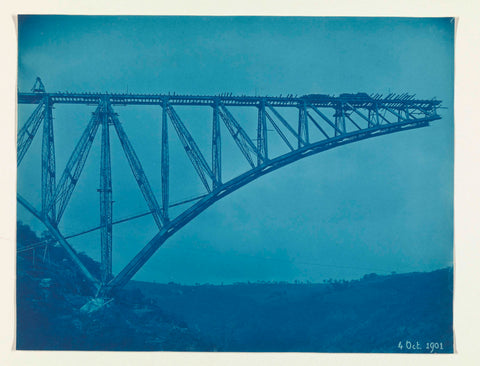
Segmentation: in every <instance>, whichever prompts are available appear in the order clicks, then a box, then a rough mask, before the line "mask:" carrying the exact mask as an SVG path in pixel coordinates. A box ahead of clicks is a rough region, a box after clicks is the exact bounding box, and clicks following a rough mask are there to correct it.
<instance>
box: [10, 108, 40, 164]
mask: <svg viewBox="0 0 480 366" xmlns="http://www.w3.org/2000/svg"><path fill="white" fill-rule="evenodd" d="M44 118H45V108H44V103H43V101H42V102H40V103H39V104H38V106H37V108H35V110H34V111H33V113H32V114H31V115H30V117H29V118H28V120H27V122H25V124H24V125H23V127H22V128H21V129H20V131H18V137H17V166H19V165H20V163H21V162H22V160H23V157H24V156H25V154H26V153H27V151H28V148H29V147H30V145H31V143H32V141H33V138H34V137H35V134H36V133H37V131H38V128H39V127H40V124H41V123H42V121H43V119H44Z"/></svg>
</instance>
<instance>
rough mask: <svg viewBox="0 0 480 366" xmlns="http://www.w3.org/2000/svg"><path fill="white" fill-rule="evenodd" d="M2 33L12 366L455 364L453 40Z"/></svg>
mask: <svg viewBox="0 0 480 366" xmlns="http://www.w3.org/2000/svg"><path fill="white" fill-rule="evenodd" d="M17 20H18V85H17V88H18V90H17V102H18V105H17V117H18V118H17V119H18V129H17V254H16V268H17V270H16V341H15V342H16V345H15V347H16V349H17V350H62V351H64V350H72V351H73V350H77V351H78V350H80V351H182V352H185V351H194V352H317V353H320V352H321V353H323V352H328V353H425V354H433V353H453V352H454V332H453V292H454V287H453V282H454V281H453V278H454V259H453V182H454V179H453V173H454V169H453V168H454V164H453V163H454V38H455V19H454V18H393V17H384V18H375V17H363V18H362V17H274V16H272V17H263V16H223V17H209V16H79V15H75V16H74V15H70V16H69V15H19V16H18V18H17Z"/></svg>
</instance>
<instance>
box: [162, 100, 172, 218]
mask: <svg viewBox="0 0 480 366" xmlns="http://www.w3.org/2000/svg"><path fill="white" fill-rule="evenodd" d="M161 170H162V210H163V217H164V218H165V220H168V205H169V202H168V195H169V181H168V179H169V171H170V169H169V155H168V119H167V100H166V99H164V100H163V104H162V168H161Z"/></svg>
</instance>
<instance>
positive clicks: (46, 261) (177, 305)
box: [17, 223, 453, 353]
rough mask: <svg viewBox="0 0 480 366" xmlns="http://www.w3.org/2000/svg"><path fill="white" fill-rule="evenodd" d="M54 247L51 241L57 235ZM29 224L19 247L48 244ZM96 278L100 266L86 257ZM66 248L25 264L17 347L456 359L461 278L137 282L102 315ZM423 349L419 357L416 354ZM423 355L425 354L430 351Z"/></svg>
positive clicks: (25, 256)
mask: <svg viewBox="0 0 480 366" xmlns="http://www.w3.org/2000/svg"><path fill="white" fill-rule="evenodd" d="M47 239H48V237H47ZM39 240H40V238H38V237H37V235H36V234H35V233H33V232H32V231H31V230H30V229H29V228H28V227H27V226H25V225H22V224H21V223H20V224H19V235H18V242H19V244H18V246H19V248H25V249H28V248H27V247H24V244H23V243H31V242H35V241H39ZM83 260H84V261H86V263H87V265H88V266H89V267H90V269H91V270H92V272H95V271H98V263H96V262H94V261H93V260H91V259H90V258H88V257H86V256H85V255H83ZM73 268H74V267H73V265H72V263H70V261H69V259H67V258H66V257H65V255H64V253H63V250H62V248H60V247H56V246H54V245H53V244H52V245H49V246H48V250H47V251H45V250H44V249H43V247H36V250H35V252H34V251H33V250H30V249H28V250H23V251H20V252H19V254H18V259H17V349H35V350H40V349H45V350H69V349H72V350H137V351H146V350H169V351H250V352H260V351H263V352H266V351H272V352H286V351H291V352H427V353H428V352H430V351H431V349H427V346H428V347H429V348H431V347H432V346H433V348H434V351H435V352H452V350H453V334H452V297H453V294H452V288H453V271H452V269H451V268H446V269H442V270H438V271H434V272H429V273H409V274H392V275H388V276H378V275H375V274H368V275H366V276H364V277H363V278H362V279H360V280H356V281H330V282H328V283H323V284H302V283H297V284H287V283H246V284H245V283H239V284H233V285H225V286H223V285H198V286H184V285H179V284H173V283H170V284H154V283H148V282H136V281H131V282H130V283H129V284H128V285H127V286H126V288H125V289H124V290H122V291H121V292H119V294H118V295H117V296H116V298H115V299H114V300H113V301H112V302H110V303H108V304H107V305H106V306H104V307H103V308H101V309H100V310H99V311H97V312H92V313H85V312H82V311H81V310H80V309H81V307H82V306H83V305H85V304H86V303H87V302H88V301H89V300H90V296H89V293H88V288H87V287H86V284H85V283H84V282H83V281H82V280H81V276H80V275H79V274H77V273H76V272H75V270H74V269H73ZM414 348H415V349H414ZM420 348H421V349H420Z"/></svg>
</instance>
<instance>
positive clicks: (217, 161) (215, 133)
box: [212, 99, 222, 188]
mask: <svg viewBox="0 0 480 366" xmlns="http://www.w3.org/2000/svg"><path fill="white" fill-rule="evenodd" d="M212 168H213V175H214V177H215V179H214V181H213V188H217V187H218V186H220V185H221V184H222V140H221V135H220V119H219V116H218V99H215V101H214V104H213V128H212Z"/></svg>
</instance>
